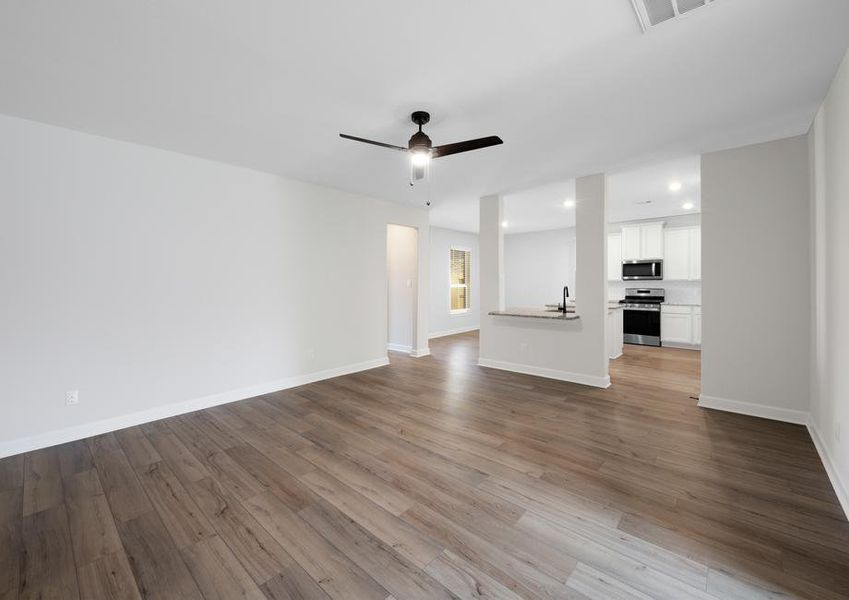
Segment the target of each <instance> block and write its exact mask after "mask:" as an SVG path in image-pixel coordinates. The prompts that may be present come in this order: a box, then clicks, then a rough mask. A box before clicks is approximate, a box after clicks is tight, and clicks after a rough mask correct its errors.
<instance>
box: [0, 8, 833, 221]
mask: <svg viewBox="0 0 849 600" xmlns="http://www.w3.org/2000/svg"><path fill="white" fill-rule="evenodd" d="M847 43H849V2H846V1H845V0H805V1H804V2H800V1H799V0H717V2H714V3H713V4H712V5H711V6H709V7H707V8H704V9H700V10H697V11H693V12H692V13H690V14H689V15H688V16H687V17H686V18H684V19H681V20H679V21H677V22H670V23H667V24H663V25H661V26H658V27H656V28H653V29H652V30H651V31H650V32H649V33H648V34H642V33H641V32H640V28H639V26H638V24H637V20H636V17H635V15H634V12H633V9H632V6H631V2H630V0H594V1H592V2H588V1H586V0H535V2H533V3H527V2H507V1H506V0H504V1H495V0H461V1H458V0H429V1H428V2H426V3H416V4H414V3H410V2H399V1H398V0H363V1H360V2H351V1H350V0H323V1H322V2H315V1H311V0H287V1H285V2H275V1H272V0H246V1H243V2H232V1H230V0H181V1H180V2H152V1H146V2H109V1H106V0H76V1H74V2H63V1H60V0H52V1H51V0H45V1H43V2H22V1H16V0H4V1H3V2H0V112H3V113H7V114H11V115H17V116H21V117H24V118H29V119H34V120H37V121H43V122H47V123H53V124H58V125H62V126H66V127H70V128H74V129H79V130H83V131H89V132H93V133H97V134H101V135H106V136H109V137H113V138H118V139H125V140H130V141H134V142H138V143H143V144H148V145H152V146H157V147H162V148H167V149H172V150H176V151H180V152H184V153H188V154H194V155H198V156H203V157H208V158H212V159H217V160H221V161H224V162H228V163H232V164H237V165H243V166H247V167H252V168H255V169H260V170H263V171H268V172H273V173H279V174H281V175H285V176H290V177H295V178H299V179H303V180H306V181H313V182H318V183H322V184H326V185H330V186H333V187H337V188H341V189H346V190H350V191H354V192H359V193H363V194H369V195H372V196H376V197H380V198H385V199H390V200H395V201H401V202H411V203H412V202H416V203H418V202H422V201H423V199H424V197H425V196H426V195H427V194H429V195H430V197H431V199H432V200H433V207H432V221H433V222H434V223H435V224H438V225H442V226H448V227H455V228H460V229H467V230H474V229H475V228H476V217H475V208H474V207H475V206H476V204H477V198H479V197H480V196H481V195H484V194H487V193H495V192H507V193H509V192H511V191H514V190H519V189H526V188H528V187H531V186H534V185H539V184H545V183H548V182H556V181H562V180H565V179H568V178H572V177H574V176H576V175H580V174H584V173H590V172H597V171H602V170H607V171H610V170H612V169H615V168H619V167H622V166H627V164H629V163H630V164H634V163H633V161H638V162H645V161H646V160H653V159H662V158H668V157H673V156H683V155H693V154H699V153H701V152H703V151H706V150H711V149H718V148H722V147H730V146H735V145H740V144H744V143H749V142H754V141H760V140H765V139H770V138H776V137H781V136H786V135H792V134H799V133H803V132H804V131H806V130H807V128H808V126H809V124H810V121H811V118H812V116H813V113H814V110H815V109H816V107H817V105H818V103H819V102H820V101H821V100H822V98H823V97H824V95H825V93H826V90H827V86H828V83H829V82H830V80H831V78H832V76H833V74H834V72H835V70H836V68H837V65H838V63H839V61H840V58H841V57H842V55H843V53H844V52H845V50H846V46H847ZM414 109H425V110H430V111H431V113H432V114H433V121H432V123H431V125H430V126H429V127H428V128H427V129H426V130H427V132H428V133H429V134H430V135H431V137H432V138H433V139H434V142H435V143H436V144H441V143H447V142H453V141H458V140H463V139H468V138H473V137H480V136H485V135H493V134H495V135H500V136H501V137H502V138H503V139H504V142H505V143H504V145H503V146H499V147H496V148H491V149H487V150H481V151H477V152H473V153H470V154H467V155H459V156H453V157H450V158H444V159H440V160H438V161H436V162H435V164H434V168H433V170H432V180H431V182H430V189H427V187H419V188H417V189H414V190H412V191H411V190H410V189H409V186H408V185H407V177H408V167H407V165H406V163H405V157H404V155H402V154H401V153H397V152H392V151H389V150H384V149H380V148H376V147H370V146H364V145H360V144H356V143H354V142H350V141H347V140H342V139H340V138H339V137H338V134H339V133H340V132H346V133H350V134H353V135H359V136H363V137H369V138H372V139H378V140H384V141H386V142H390V143H395V144H404V142H405V141H406V140H407V138H408V137H409V136H410V134H411V132H412V127H411V125H410V124H409V122H408V118H409V117H408V115H409V113H410V112H411V111H412V110H414Z"/></svg>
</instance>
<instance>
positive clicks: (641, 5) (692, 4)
mask: <svg viewBox="0 0 849 600" xmlns="http://www.w3.org/2000/svg"><path fill="white" fill-rule="evenodd" d="M715 1H716V0H631V2H632V3H633V4H634V10H635V11H637V19H639V21H640V26H641V27H642V28H643V31H648V29H649V28H650V27H654V26H655V25H659V24H660V23H665V22H666V21H671V20H672V19H676V18H678V17H680V16H682V15H685V14H687V13H688V12H690V11H691V10H695V9H697V8H701V7H702V6H707V5H708V4H712V3H713V2H715Z"/></svg>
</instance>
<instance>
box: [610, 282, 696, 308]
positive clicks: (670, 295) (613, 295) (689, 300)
mask: <svg viewBox="0 0 849 600" xmlns="http://www.w3.org/2000/svg"><path fill="white" fill-rule="evenodd" d="M629 287H654V288H663V289H664V290H666V303H667V304H697V305H701V303H702V282H701V281H611V282H609V283H608V287H607V295H608V298H610V299H611V300H622V299H623V298H624V297H625V288H629Z"/></svg>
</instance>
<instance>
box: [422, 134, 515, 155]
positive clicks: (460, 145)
mask: <svg viewBox="0 0 849 600" xmlns="http://www.w3.org/2000/svg"><path fill="white" fill-rule="evenodd" d="M503 143H504V142H503V141H501V138H500V137H498V136H497V135H491V136H489V137H485V138H478V139H476V140H466V141H465V142H457V143H456V144H445V145H444V146H437V147H436V148H434V149H433V154H432V155H431V157H432V158H440V157H442V156H448V155H449V154H459V153H460V152H468V151H469V150H480V149H481V148H489V147H490V146H497V145H498V144H503Z"/></svg>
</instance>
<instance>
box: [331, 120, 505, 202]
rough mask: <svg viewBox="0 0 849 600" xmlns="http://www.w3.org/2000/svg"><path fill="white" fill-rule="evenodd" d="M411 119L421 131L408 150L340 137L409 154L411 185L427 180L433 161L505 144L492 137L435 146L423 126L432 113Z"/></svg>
mask: <svg viewBox="0 0 849 600" xmlns="http://www.w3.org/2000/svg"><path fill="white" fill-rule="evenodd" d="M410 119H411V120H412V121H413V123H415V124H416V125H418V127H419V130H418V131H417V132H415V133H414V134H413V136H412V137H411V138H410V141H409V142H407V147H406V148H404V147H403V146H395V145H393V144H386V143H383V142H375V141H373V140H367V139H365V138H360V137H355V136H353V135H346V134H344V133H340V134H339V137H343V138H345V139H347V140H353V141H355V142H363V143H365V144H372V145H374V146H381V147H382V148H389V149H390V150H400V151H401V152H407V153H408V154H409V155H410V185H413V184H414V183H415V182H416V181H421V180H422V179H425V178H427V175H428V172H429V167H430V161H431V159H434V158H441V157H443V156H449V155H451V154H459V153H461V152H469V151H471V150H479V149H481V148H489V147H490V146H497V145H498V144H503V143H504V142H503V141H502V140H501V138H500V137H498V136H496V135H491V136H489V137H484V138H478V139H475V140H466V141H465V142H457V143H454V144H444V145H442V146H434V145H433V142H432V141H431V139H430V137H429V136H428V135H427V134H426V133H425V132H424V131H422V126H423V125H426V124H427V123H429V122H430V113H427V112H425V111H423V110H417V111H415V112H414V113H413V114H412V115H410Z"/></svg>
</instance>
